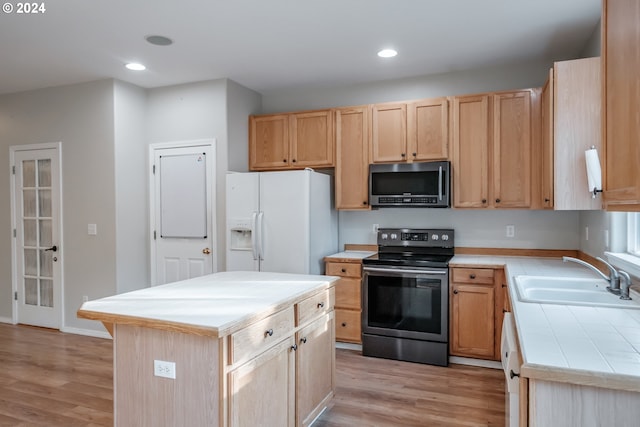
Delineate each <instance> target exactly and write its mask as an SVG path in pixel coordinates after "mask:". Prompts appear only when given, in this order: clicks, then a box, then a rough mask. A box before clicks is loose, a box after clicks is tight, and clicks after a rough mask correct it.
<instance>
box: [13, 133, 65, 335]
mask: <svg viewBox="0 0 640 427" xmlns="http://www.w3.org/2000/svg"><path fill="white" fill-rule="evenodd" d="M51 145H53V148H40V149H31V150H30V149H28V147H29V146H25V147H12V150H11V151H12V154H13V166H14V167H15V169H14V192H13V200H12V201H13V210H14V230H15V231H14V235H15V245H14V246H13V248H14V263H13V265H14V268H15V272H14V275H13V277H14V281H15V283H14V291H15V294H14V295H15V300H16V301H15V302H16V306H15V307H16V308H17V319H16V316H14V320H17V322H18V323H23V324H27V325H35V326H42V327H47V328H56V329H59V328H60V325H61V318H62V307H61V305H62V286H61V276H62V275H61V270H62V268H61V259H60V257H61V247H60V161H59V150H60V147H59V145H55V144H47V145H46V146H51Z"/></svg>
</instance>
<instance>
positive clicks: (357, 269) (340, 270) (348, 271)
mask: <svg viewBox="0 0 640 427" xmlns="http://www.w3.org/2000/svg"><path fill="white" fill-rule="evenodd" d="M326 270H327V272H326V274H327V275H328V276H341V277H362V264H353V263H349V262H328V263H327V268H326Z"/></svg>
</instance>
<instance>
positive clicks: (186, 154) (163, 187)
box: [151, 144, 217, 285]
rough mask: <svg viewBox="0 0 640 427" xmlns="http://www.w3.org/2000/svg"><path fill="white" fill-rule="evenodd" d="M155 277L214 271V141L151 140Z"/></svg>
mask: <svg viewBox="0 0 640 427" xmlns="http://www.w3.org/2000/svg"><path fill="white" fill-rule="evenodd" d="M152 162H153V163H152V173H153V180H152V202H151V203H152V207H153V208H152V209H153V212H152V221H151V223H152V228H153V229H152V236H151V238H152V248H153V250H152V257H153V259H152V270H153V273H152V283H153V284H154V285H162V284H164V283H170V282H176V281H178V280H185V279H191V278H193V277H198V276H202V275H205V274H210V273H213V272H214V271H215V264H216V263H215V260H216V256H217V248H216V247H214V242H215V239H214V233H215V229H214V226H213V224H215V221H214V220H213V207H214V206H215V203H213V177H214V174H213V171H214V165H215V158H214V151H213V148H212V145H211V144H207V145H194V146H168V147H165V146H162V147H157V146H152Z"/></svg>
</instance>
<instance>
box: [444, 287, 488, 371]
mask: <svg viewBox="0 0 640 427" xmlns="http://www.w3.org/2000/svg"><path fill="white" fill-rule="evenodd" d="M450 298H451V354H453V355H456V356H469V357H479V358H483V359H492V358H493V356H494V348H495V292H494V287H493V285H490V286H486V285H467V284H460V283H453V285H452V287H451V295H450Z"/></svg>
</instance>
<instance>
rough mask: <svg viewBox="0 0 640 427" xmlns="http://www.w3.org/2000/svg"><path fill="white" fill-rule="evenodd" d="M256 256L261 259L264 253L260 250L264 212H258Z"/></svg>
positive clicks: (261, 246) (261, 248)
mask: <svg viewBox="0 0 640 427" xmlns="http://www.w3.org/2000/svg"><path fill="white" fill-rule="evenodd" d="M257 229H258V258H259V259H260V260H261V261H262V260H263V259H264V253H263V252H262V250H263V248H264V245H263V239H264V234H263V233H264V212H260V213H259V214H258V227H257Z"/></svg>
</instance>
